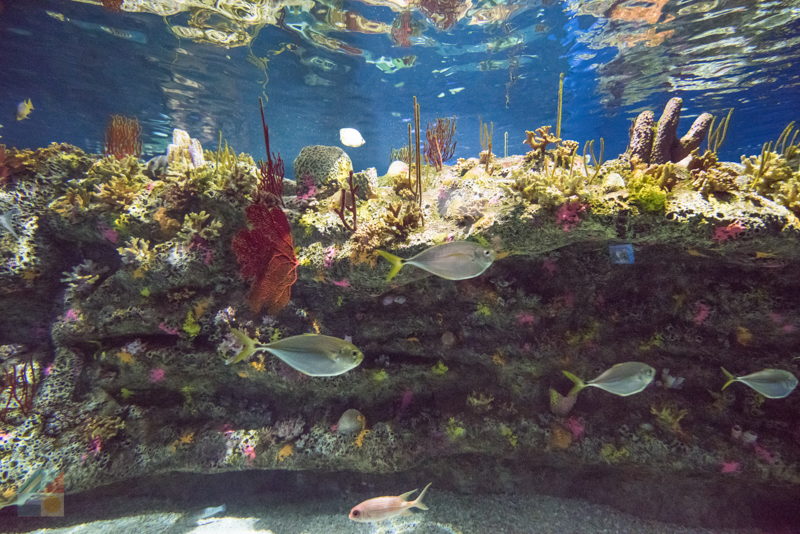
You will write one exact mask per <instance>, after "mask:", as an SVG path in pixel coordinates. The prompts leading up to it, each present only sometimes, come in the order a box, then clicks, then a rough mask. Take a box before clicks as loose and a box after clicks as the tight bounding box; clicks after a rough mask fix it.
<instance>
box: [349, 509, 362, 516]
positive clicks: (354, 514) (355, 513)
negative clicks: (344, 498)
mask: <svg viewBox="0 0 800 534" xmlns="http://www.w3.org/2000/svg"><path fill="white" fill-rule="evenodd" d="M350 513H351V514H353V517H358V516H360V515H361V512H359V511H358V510H353V511H352V512H350Z"/></svg>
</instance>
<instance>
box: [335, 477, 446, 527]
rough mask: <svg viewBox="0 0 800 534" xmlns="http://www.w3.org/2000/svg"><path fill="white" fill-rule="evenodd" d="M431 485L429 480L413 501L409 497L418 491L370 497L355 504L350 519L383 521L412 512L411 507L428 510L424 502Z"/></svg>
mask: <svg viewBox="0 0 800 534" xmlns="http://www.w3.org/2000/svg"><path fill="white" fill-rule="evenodd" d="M430 487H431V483H430V482H429V483H428V485H427V486H425V488H424V489H423V490H422V493H420V494H419V497H417V498H416V499H414V500H413V501H408V500H406V499H408V498H409V497H411V495H412V494H413V493H414V492H415V491H417V490H411V491H409V492H406V493H403V494H402V495H397V496H391V497H375V498H374V499H369V500H366V501H364V502H362V503H361V504H359V505H357V506H354V507H353V509H352V510H350V515H349V517H350V519H352V520H353V521H357V522H359V523H372V522H375V521H383V520H384V519H392V518H393V517H397V516H400V515H407V514H410V513H411V512H410V510H411V508H419V509H420V510H427V509H428V507H427V506H425V504H424V503H423V502H422V498H423V497H425V492H426V491H428V488H430Z"/></svg>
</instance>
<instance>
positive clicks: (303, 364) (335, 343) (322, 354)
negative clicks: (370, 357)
mask: <svg viewBox="0 0 800 534" xmlns="http://www.w3.org/2000/svg"><path fill="white" fill-rule="evenodd" d="M231 333H232V334H233V336H234V337H235V338H236V340H237V341H238V342H239V343H241V344H242V350H241V351H239V352H238V353H237V354H236V356H234V357H233V358H232V359H230V360H228V362H227V363H229V364H232V363H238V362H241V361H243V360H246V359H247V358H249V357H250V356H252V355H253V354H255V353H256V352H258V351H266V352H269V353H270V354H272V355H273V356H276V357H278V358H280V359H281V361H283V362H284V363H285V364H287V365H289V366H290V367H292V368H294V369H296V370H297V371H300V372H301V373H303V374H305V375H308V376H337V375H341V374H343V373H346V372H347V371H349V370H350V369H353V368H354V367H358V365H359V364H360V363H361V362H362V360H363V359H364V354H362V352H361V351H360V350H358V347H356V346H355V345H353V344H352V343H350V342H349V341H345V340H344V339H339V338H338V337H332V336H323V335H320V334H302V335H299V336H291V337H287V338H284V339H280V340H278V341H274V342H272V343H258V342H257V341H256V340H255V339H253V338H251V337H250V336H248V335H247V334H245V333H244V332H243V331H241V330H237V329H233V330H231Z"/></svg>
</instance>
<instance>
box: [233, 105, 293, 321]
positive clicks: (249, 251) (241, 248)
mask: <svg viewBox="0 0 800 534" xmlns="http://www.w3.org/2000/svg"><path fill="white" fill-rule="evenodd" d="M261 124H262V126H263V128H264V144H265V145H266V147H267V161H266V162H262V163H261V181H260V182H259V186H258V192H257V193H256V198H255V200H254V202H253V204H251V205H250V206H248V207H247V210H246V212H245V213H246V215H247V222H248V224H249V228H243V229H242V230H240V231H239V232H238V233H237V234H236V235H235V236H234V238H233V242H232V243H231V246H232V248H233V252H234V254H236V260H237V261H238V262H239V271H240V273H241V275H242V277H243V278H244V279H245V280H250V281H251V286H250V294H249V295H248V297H247V301H248V304H249V306H250V309H251V310H252V311H253V312H254V313H258V312H260V311H261V310H262V309H263V308H265V307H266V309H267V312H268V313H269V314H270V315H275V314H276V313H278V312H279V311H281V310H282V309H283V308H284V307H285V306H286V305H287V304H288V303H289V299H290V298H291V290H292V286H293V285H294V283H295V282H296V281H297V257H296V256H295V255H294V241H293V240H292V231H291V228H290V226H289V221H288V219H287V218H286V214H285V213H284V212H283V210H282V209H281V205H282V204H283V200H282V198H281V194H282V192H283V161H282V160H281V158H280V156H277V155H276V156H274V158H273V156H272V153H271V152H270V150H269V130H268V128H267V123H266V120H265V119H264V107H263V105H262V107H261Z"/></svg>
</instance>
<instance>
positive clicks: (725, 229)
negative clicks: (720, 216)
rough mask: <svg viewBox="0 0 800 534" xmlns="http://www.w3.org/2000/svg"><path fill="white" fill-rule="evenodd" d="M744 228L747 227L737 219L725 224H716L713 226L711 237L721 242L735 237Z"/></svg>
mask: <svg viewBox="0 0 800 534" xmlns="http://www.w3.org/2000/svg"><path fill="white" fill-rule="evenodd" d="M746 229H747V228H745V226H744V225H743V224H742V223H740V222H739V221H735V222H732V223H730V224H729V225H727V226H717V227H716V228H714V235H713V236H711V239H713V240H714V241H716V242H717V243H722V242H725V241H728V240H730V239H736V238H737V237H739V236H740V235H741V234H742V233H743V232H744V231H745V230H746Z"/></svg>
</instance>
